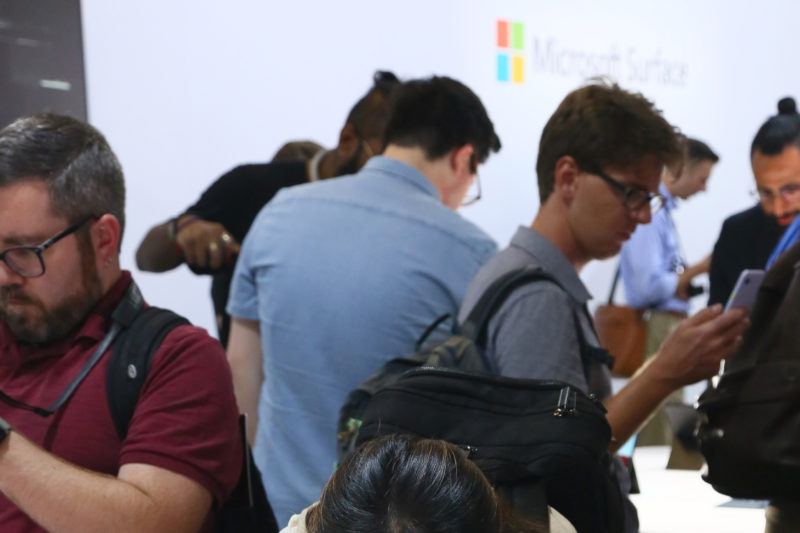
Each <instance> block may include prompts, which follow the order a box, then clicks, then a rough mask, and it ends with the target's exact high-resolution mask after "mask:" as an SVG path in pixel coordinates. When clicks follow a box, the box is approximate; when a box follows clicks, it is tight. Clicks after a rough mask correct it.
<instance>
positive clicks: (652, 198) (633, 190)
mask: <svg viewBox="0 0 800 533" xmlns="http://www.w3.org/2000/svg"><path fill="white" fill-rule="evenodd" d="M587 172H589V173H590V174H594V175H595V176H597V177H599V178H601V179H602V180H603V181H605V182H606V183H608V184H609V185H611V186H612V187H614V188H615V189H617V190H618V191H619V192H620V194H621V195H622V203H623V205H624V206H625V207H627V208H628V209H630V210H631V211H638V210H639V209H641V208H643V207H644V206H646V205H648V204H650V213H655V212H656V211H658V210H659V209H661V208H662V207H663V206H664V197H663V196H661V195H660V194H658V193H653V192H648V191H646V190H644V189H642V188H641V187H636V186H635V185H626V184H625V183H622V182H620V181H617V180H615V179H614V178H612V177H610V176H608V175H607V174H605V173H604V172H601V171H599V170H592V171H587Z"/></svg>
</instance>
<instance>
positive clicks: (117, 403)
mask: <svg viewBox="0 0 800 533" xmlns="http://www.w3.org/2000/svg"><path fill="white" fill-rule="evenodd" d="M188 323H189V321H188V320H186V319H185V318H183V317H182V316H180V315H177V314H176V313H173V312H172V311H169V310H168V309H161V308H158V307H146V308H140V309H139V311H138V313H137V314H136V315H135V317H133V319H132V321H131V322H130V324H129V325H128V327H126V328H125V329H123V330H122V332H121V333H120V334H119V336H118V337H117V339H116V341H115V342H114V346H113V348H112V349H111V359H110V360H109V362H108V373H107V374H106V393H107V396H108V408H109V411H111V418H112V420H113V421H114V427H115V428H116V430H117V435H118V436H119V438H120V440H123V439H124V438H125V436H126V435H127V433H128V424H129V423H130V420H131V418H132V417H133V411H134V409H135V408H136V403H137V402H138V401H139V392H140V391H141V388H142V385H143V384H144V381H145V379H147V374H148V373H149V371H150V362H151V360H152V357H153V354H154V353H155V352H156V351H157V350H158V347H159V346H161V342H162V341H163V340H164V337H166V336H167V334H168V333H169V332H170V331H172V330H173V329H174V328H176V327H177V326H180V325H182V324H188Z"/></svg>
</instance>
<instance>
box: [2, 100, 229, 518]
mask: <svg viewBox="0 0 800 533" xmlns="http://www.w3.org/2000/svg"><path fill="white" fill-rule="evenodd" d="M124 204H125V186H124V181H123V176H122V169H121V168H120V165H119V162H118V161H117V158H116V156H115V155H114V153H113V152H112V151H111V148H110V147H109V146H108V143H107V142H106V140H105V138H104V137H103V136H102V134H100V132H98V131H97V130H95V129H94V128H92V127H91V126H89V125H87V124H84V123H81V122H79V121H77V120H75V119H72V118H70V117H65V116H59V115H51V114H43V115H37V116H33V117H28V118H23V119H19V120H17V121H16V122H14V123H12V124H11V125H9V126H8V127H6V128H5V129H3V130H2V131H0V417H2V418H0V492H2V494H3V496H4V497H2V498H0V524H2V530H3V531H4V532H11V533H15V532H22V531H24V532H26V533H28V532H39V531H42V532H44V531H61V532H76V533H77V532H84V531H130V532H141V531H148V532H152V531H161V532H165V533H166V532H173V531H209V530H210V527H211V525H212V519H213V515H214V512H213V510H212V509H213V507H212V506H213V504H214V502H216V503H217V504H221V503H222V502H223V501H224V500H225V499H226V498H227V496H228V494H229V493H230V491H231V490H232V489H233V487H234V485H235V484H236V481H237V479H238V475H239V470H240V467H241V464H242V462H241V461H242V456H241V453H242V443H241V439H240V438H239V434H238V424H237V410H236V404H235V398H234V395H233V384H232V380H231V375H230V369H229V367H228V365H227V363H226V361H225V355H224V352H223V350H222V346H221V345H220V344H219V343H218V342H217V341H216V340H214V339H212V338H211V337H209V336H208V334H206V333H205V331H203V330H201V329H199V328H195V327H193V326H190V325H181V326H178V327H176V328H175V329H173V330H172V331H171V332H170V333H169V334H167V336H166V337H165V338H164V340H163V342H162V343H161V345H160V347H159V348H158V350H157V351H156V352H155V353H154V354H153V357H152V360H151V361H152V364H151V367H150V370H149V373H148V374H147V378H146V380H145V381H144V384H143V386H142V392H141V394H140V395H139V398H138V403H137V404H136V408H135V411H134V413H133V415H132V417H131V418H130V422H129V425H128V428H127V435H125V436H124V437H120V436H118V433H117V431H116V429H115V425H114V422H113V420H112V418H111V416H109V403H108V399H107V398H108V396H107V392H108V391H107V390H106V378H107V374H108V365H109V357H110V355H109V353H108V352H110V351H111V347H112V346H113V343H114V339H115V338H117V337H116V333H117V332H119V331H120V329H121V328H122V327H123V326H122V325H121V322H122V321H121V320H120V319H119V315H120V314H122V313H117V312H116V310H117V309H123V308H126V307H125V305H127V304H130V303H132V302H135V303H136V304H137V308H140V306H141V305H142V300H141V294H140V293H139V292H138V289H137V288H136V285H135V284H134V282H133V281H132V279H131V275H130V273H129V272H126V271H122V270H121V268H120V264H119V249H120V241H121V237H122V231H123V227H124V224H125V213H124ZM126 309H127V308H126ZM128 375H129V376H130V373H129V374H128ZM48 406H49V407H48ZM76 510H78V512H76Z"/></svg>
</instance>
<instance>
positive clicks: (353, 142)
mask: <svg viewBox="0 0 800 533" xmlns="http://www.w3.org/2000/svg"><path fill="white" fill-rule="evenodd" d="M360 143H361V139H359V137H358V134H357V133H356V128H355V126H353V124H352V123H350V122H348V123H347V124H345V125H344V127H342V131H340V132H339V144H338V145H336V156H337V158H338V159H339V161H347V160H348V159H350V158H351V157H353V154H355V153H356V150H358V145H359V144H360Z"/></svg>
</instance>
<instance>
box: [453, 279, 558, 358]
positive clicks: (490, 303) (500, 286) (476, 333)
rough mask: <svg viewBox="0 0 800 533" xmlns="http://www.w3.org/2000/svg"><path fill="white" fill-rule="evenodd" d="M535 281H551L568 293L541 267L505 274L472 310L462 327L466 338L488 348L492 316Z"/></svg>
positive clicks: (492, 285)
mask: <svg viewBox="0 0 800 533" xmlns="http://www.w3.org/2000/svg"><path fill="white" fill-rule="evenodd" d="M534 281H549V282H551V283H554V284H555V285H556V286H557V287H559V288H560V289H561V290H563V291H566V289H564V287H563V286H562V285H561V283H559V281H558V280H557V279H556V278H554V277H553V275H552V274H550V273H548V272H545V271H544V270H543V269H542V268H541V267H538V266H533V265H528V266H525V267H522V268H518V269H516V270H512V271H511V272H507V273H506V274H503V275H502V276H500V277H499V278H497V279H496V280H494V282H492V284H491V285H489V287H488V288H487V289H486V290H485V291H483V294H482V295H481V297H480V299H479V300H478V303H476V304H475V307H473V308H472V311H470V313H469V315H468V316H467V319H466V320H465V321H464V323H463V324H462V325H461V330H462V333H463V335H464V336H466V337H469V338H471V339H472V340H473V341H474V342H475V344H477V345H478V346H480V347H481V348H485V347H486V337H487V334H488V333H487V330H488V327H489V320H490V319H491V318H492V315H494V313H496V312H497V310H498V309H500V306H501V305H503V302H505V300H506V298H508V296H509V295H510V294H511V293H512V292H514V290H516V289H517V288H519V287H521V286H522V285H527V284H528V283H532V282H534Z"/></svg>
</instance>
